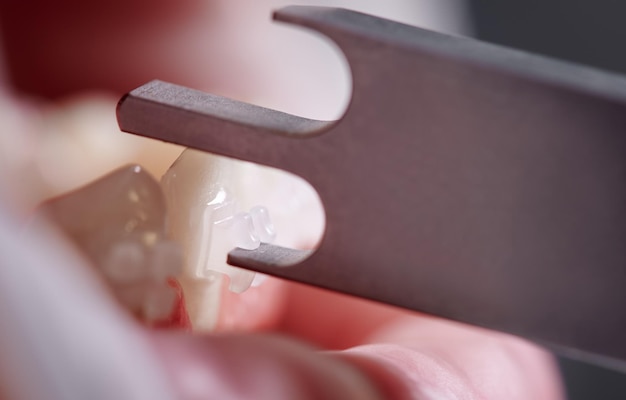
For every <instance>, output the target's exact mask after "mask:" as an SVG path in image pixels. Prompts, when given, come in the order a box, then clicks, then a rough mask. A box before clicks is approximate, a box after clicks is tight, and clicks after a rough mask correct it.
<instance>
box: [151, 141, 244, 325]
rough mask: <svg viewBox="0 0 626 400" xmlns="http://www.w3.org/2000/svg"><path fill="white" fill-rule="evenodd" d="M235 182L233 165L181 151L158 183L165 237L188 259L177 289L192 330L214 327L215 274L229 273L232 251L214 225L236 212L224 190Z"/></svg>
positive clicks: (216, 303) (216, 308) (217, 276)
mask: <svg viewBox="0 0 626 400" xmlns="http://www.w3.org/2000/svg"><path fill="white" fill-rule="evenodd" d="M236 180H237V170H236V167H235V165H234V164H233V163H232V162H229V161H228V160H224V159H223V158H219V157H217V156H213V155H211V154H207V153H203V152H199V151H196V150H185V151H184V152H183V153H182V154H181V156H180V157H179V158H178V159H177V160H176V162H175V163H174V164H173V165H172V167H171V168H170V169H169V170H168V171H167V173H166V174H165V175H164V176H163V178H162V180H161V185H162V187H163V190H164V193H165V196H166V199H167V205H168V211H169V214H170V221H169V234H170V237H171V238H172V239H173V240H175V241H176V242H178V243H180V244H181V245H182V247H183V254H184V255H185V257H186V259H185V263H184V268H183V277H182V278H181V280H180V283H181V286H182V288H183V292H184V294H185V301H186V305H187V311H188V313H189V317H190V319H191V322H192V325H193V327H194V329H204V330H210V329H212V328H213V327H214V325H215V322H216V321H217V316H218V312H219V299H220V293H221V281H222V278H221V274H216V272H219V273H224V274H228V273H229V272H230V271H231V269H232V267H230V266H228V265H227V264H226V254H227V253H228V251H230V250H231V249H232V248H233V247H235V246H234V245H233V244H232V243H231V240H230V237H229V234H228V231H227V230H224V229H221V228H218V227H217V225H215V222H217V221H223V220H227V219H229V218H230V217H232V216H233V215H234V214H235V212H236V211H237V208H236V202H235V196H234V195H233V193H231V192H230V191H229V190H228V189H227V188H228V184H229V183H230V182H233V181H236ZM220 231H221V232H222V233H219V234H216V233H217V232H220ZM245 274H249V276H250V277H249V279H245V277H244V278H242V277H238V278H235V280H236V279H243V281H245V280H250V281H251V280H252V279H253V276H254V273H253V272H250V271H246V272H244V273H243V274H242V275H245ZM235 286H236V287H240V285H239V284H236V285H235Z"/></svg>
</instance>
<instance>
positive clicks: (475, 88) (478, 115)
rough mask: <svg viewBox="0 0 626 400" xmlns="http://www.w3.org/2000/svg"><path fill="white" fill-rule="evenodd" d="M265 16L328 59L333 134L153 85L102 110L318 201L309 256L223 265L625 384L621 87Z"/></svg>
mask: <svg viewBox="0 0 626 400" xmlns="http://www.w3.org/2000/svg"><path fill="white" fill-rule="evenodd" d="M274 18H275V19H276V20H278V21H281V22H286V23H290V24H294V25H299V26H302V27H306V28H309V29H312V30H314V31H317V32H319V33H321V34H323V35H326V36H327V37H328V38H330V39H331V40H333V41H334V42H335V43H336V44H337V45H338V46H339V48H340V49H341V50H342V51H343V53H344V55H345V57H346V59H347V60H348V63H349V66H350V69H351V73H352V79H353V84H352V87H353V93H352V98H351V101H350V104H349V106H348V109H347V110H346V112H345V114H344V115H343V117H342V118H341V119H340V120H338V121H330V122H323V121H315V120H308V119H304V118H300V117H296V116H292V115H288V114H285V113H281V112H278V111H273V110H269V109H265V108H262V107H257V106H254V105H250V104H245V103H241V102H238V101H233V100H229V99H226V98H223V97H219V96H215V95H211V94H207V93H202V92H199V91H196V90H193V89H188V88H184V87H180V86H177V85H173V84H170V83H165V82H161V81H153V82H150V83H147V84H145V85H144V86H141V87H139V88H137V89H135V90H133V91H131V92H130V93H128V94H127V95H126V96H124V97H123V98H122V99H121V100H120V102H119V105H118V109H117V117H118V121H119V125H120V127H121V129H122V130H123V131H126V132H130V133H134V134H138V135H142V136H147V137H151V138H155V139H160V140H164V141H167V142H172V143H178V144H181V145H184V146H188V147H192V148H196V149H199V150H203V151H207V152H211V153H217V154H221V155H225V156H228V157H233V158H237V159H242V160H246V161H252V162H255V163H259V164H264V165H268V166H272V167H276V168H280V169H284V170H286V171H289V172H291V173H294V174H296V175H299V176H300V177H302V178H304V179H306V180H307V181H308V182H309V183H310V184H311V185H312V186H313V187H314V188H315V189H316V190H317V192H318V194H319V196H320V198H321V200H322V203H323V205H324V209H325V213H326V230H325V233H324V236H323V238H322V241H321V243H320V245H319V247H318V248H317V249H316V250H314V251H299V250H294V249H288V248H283V247H278V246H275V245H270V244H262V245H261V246H260V247H258V248H257V249H254V250H245V249H241V248H236V249H234V250H232V251H231V252H230V253H229V255H228V262H229V263H230V264H232V265H235V266H238V267H243V268H247V269H252V270H255V271H259V272H263V273H266V274H271V275H275V276H279V277H282V278H286V279H291V280H295V281H300V282H304V283H308V284H312V285H316V286H320V287H324V288H328V289H331V290H335V291H338V292H343V293H348V294H352V295H355V296H360V297H364V298H368V299H373V300H377V301H380V302H383V303H388V304H392V305H396V306H400V307H404V308H408V309H411V310H417V311H421V312H425V313H429V314H433V315H437V316H440V317H444V318H449V319H452V320H457V321H461V322H465V323H469V324H473V325H478V326H483V327H487V328H491V329H496V330H500V331H505V332H509V333H512V334H516V335H520V336H523V337H526V338H529V339H531V340H535V341H537V342H539V343H541V344H543V345H546V346H548V347H550V348H551V349H553V350H556V351H559V352H561V353H567V354H576V355H578V356H579V358H580V357H582V358H585V359H586V360H588V361H591V362H596V363H603V364H604V365H610V366H612V367H614V368H618V369H621V370H623V371H624V370H626V340H624V338H625V337H626V311H625V310H624V305H626V184H625V183H626V79H625V78H623V77H621V76H619V75H615V74H610V73H606V72H602V71H598V70H595V69H592V68H588V67H585V66H580V65H574V64H571V63H566V62H561V61H556V60H552V59H549V58H546V57H541V56H537V55H532V54H529V53H526V52H521V51H517V50H512V49H508V48H505V47H501V46H496V45H491V44H487V43H482V42H479V41H476V40H473V39H467V38H461V37H453V36H448V35H444V34H439V33H434V32H429V31H426V30H423V29H419V28H415V27H411V26H407V25H403V24H400V23H395V22H391V21H387V20H384V19H381V18H376V17H372V16H368V15H365V14H361V13H357V12H352V11H347V10H342V9H333V8H319V7H300V6H298V7H287V8H283V9H281V10H280V11H278V12H276V13H275V15H274ZM373 187H375V188H376V190H373Z"/></svg>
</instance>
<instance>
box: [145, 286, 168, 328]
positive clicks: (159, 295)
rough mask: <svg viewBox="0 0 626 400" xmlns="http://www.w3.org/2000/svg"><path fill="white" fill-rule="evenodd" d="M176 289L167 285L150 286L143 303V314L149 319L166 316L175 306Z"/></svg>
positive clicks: (154, 319) (158, 318) (155, 319)
mask: <svg viewBox="0 0 626 400" xmlns="http://www.w3.org/2000/svg"><path fill="white" fill-rule="evenodd" d="M175 302H176V291H175V290H174V289H173V288H171V287H169V286H167V285H153V286H151V287H148V288H147V290H146V295H145V296H144V303H143V310H142V311H143V316H144V318H145V319H146V320H148V321H157V320H160V319H164V318H166V317H167V316H168V315H169V314H170V313H171V312H172V309H173V308H174V304H175Z"/></svg>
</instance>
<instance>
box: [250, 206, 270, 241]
mask: <svg viewBox="0 0 626 400" xmlns="http://www.w3.org/2000/svg"><path fill="white" fill-rule="evenodd" d="M250 215H251V216H252V223H253V224H254V232H255V233H256V235H257V236H258V237H259V239H261V242H263V243H272V242H274V240H275V239H276V230H275V229H274V225H273V224H272V221H271V220H270V213H269V212H268V211H267V208H265V207H263V206H255V207H252V208H251V209H250Z"/></svg>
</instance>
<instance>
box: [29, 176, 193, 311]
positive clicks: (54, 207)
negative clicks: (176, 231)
mask: <svg viewBox="0 0 626 400" xmlns="http://www.w3.org/2000/svg"><path fill="white" fill-rule="evenodd" d="M43 217H47V218H49V219H51V220H52V221H53V222H54V223H55V224H56V225H57V226H58V227H60V228H61V230H62V231H63V232H65V233H66V234H67V235H68V237H69V238H70V239H71V240H72V241H73V242H74V243H75V244H76V245H77V246H78V247H79V248H80V249H81V250H82V251H83V253H84V254H85V255H86V256H87V257H88V258H89V259H90V260H91V261H92V263H93V264H94V265H95V266H96V267H97V269H98V270H99V271H100V272H101V273H102V275H103V277H104V278H105V279H106V281H107V282H108V284H109V286H110V288H111V289H112V292H113V293H114V294H115V295H116V296H117V298H118V300H120V302H121V303H122V304H124V305H125V307H126V308H127V309H128V310H129V311H131V312H132V313H133V314H135V315H136V316H138V317H139V318H141V319H143V320H145V321H154V320H155V319H158V318H164V317H166V316H167V312H169V311H171V310H172V309H173V307H174V303H175V301H176V293H175V291H174V290H173V289H172V288H170V287H169V286H168V284H167V279H168V278H170V277H174V276H177V275H178V274H179V273H180V270H181V265H182V262H183V259H182V253H181V251H180V247H179V246H178V245H177V244H175V243H174V242H172V241H170V240H168V239H167V237H166V232H165V228H166V207H165V198H164V196H163V192H162V190H161V188H160V186H159V184H158V182H157V181H156V180H155V179H154V178H152V177H151V176H150V175H149V174H148V173H146V172H145V171H144V170H143V169H142V168H141V167H139V166H136V165H133V166H127V167H123V168H120V169H118V170H116V171H114V172H112V173H110V174H109V175H106V176H105V177H103V178H101V179H99V180H97V181H95V182H93V183H91V184H89V185H87V186H85V187H83V188H80V189H78V190H76V191H74V192H71V193H69V194H67V195H64V196H62V197H59V198H56V199H53V200H51V201H49V202H47V203H45V204H44V205H43V206H42V207H41V208H40V213H39V214H38V216H37V217H36V218H35V221H34V222H33V224H34V226H36V225H37V219H38V218H43Z"/></svg>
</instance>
